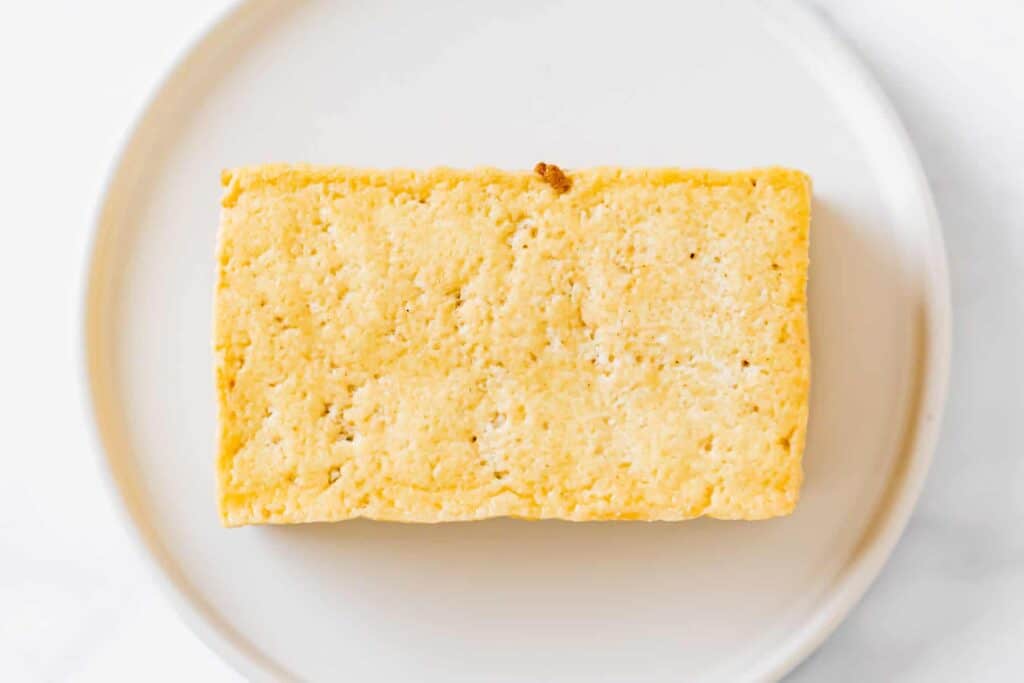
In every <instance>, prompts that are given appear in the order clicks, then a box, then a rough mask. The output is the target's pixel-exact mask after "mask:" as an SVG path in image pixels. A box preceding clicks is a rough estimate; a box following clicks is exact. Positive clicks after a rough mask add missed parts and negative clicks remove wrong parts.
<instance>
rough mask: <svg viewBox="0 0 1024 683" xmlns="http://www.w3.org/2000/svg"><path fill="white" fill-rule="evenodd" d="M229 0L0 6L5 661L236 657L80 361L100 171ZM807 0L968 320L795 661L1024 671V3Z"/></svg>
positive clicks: (6, 673)
mask: <svg viewBox="0 0 1024 683" xmlns="http://www.w3.org/2000/svg"><path fill="white" fill-rule="evenodd" d="M224 4H225V2H224V0H218V1H217V2H210V1H204V0H183V1H180V2H176V3H133V2H129V1H127V0H94V1H93V2H88V3H84V2H74V1H70V0H69V1H67V2H41V3H13V2H11V3H5V4H2V5H0V87H2V90H0V92H2V93H3V95H2V98H0V124H2V125H0V188H2V194H0V196H2V198H3V201H2V204H0V206H2V207H3V214H2V215H3V217H4V220H3V227H2V228H0V230H2V234H3V236H4V241H3V243H2V244H3V247H2V248H0V298H2V299H0V301H2V309H0V310H2V311H3V318H2V320H3V323H2V327H0V329H2V331H3V333H2V334H0V408H2V410H0V415H3V416H4V418H3V422H2V424H3V433H4V434H5V436H6V439H5V441H4V446H3V448H2V449H0V458H2V460H0V462H2V463H3V471H2V472H3V474H2V475H0V501H3V502H2V505H3V508H4V509H3V514H0V680H5V681H7V680H11V681H19V680H28V681H35V680H39V681H49V680H73V681H112V680H143V679H145V680H153V681H177V680H186V679H192V680H222V681H233V680H238V676H237V675H236V674H234V672H232V671H231V670H230V669H228V667H227V666H225V665H224V664H223V663H221V662H220V661H219V660H218V659H217V658H216V656H215V655H213V654H212V653H210V652H209V651H208V650H207V649H206V648H205V646H203V645H202V644H201V643H200V642H199V641H198V640H197V639H196V638H195V637H194V636H193V635H192V634H191V633H190V632H189V631H188V630H187V629H186V627H185V626H184V625H182V624H181V623H180V622H179V621H178V619H177V618H176V616H175V615H174V614H173V612H172V611H171V610H170V608H169V607H168V606H167V605H166V603H165V602H164V600H163V598H162V597H161V596H160V595H159V594H158V592H157V590H156V587H155V585H154V584H153V582H152V580H151V579H150V578H149V577H148V576H147V575H146V573H145V572H144V570H143V568H142V566H141V564H140V562H139V561H138V559H137V558H136V556H135V553H134V551H133V550H132V549H131V548H130V547H129V545H128V541H127V538H126V536H125V535H124V534H123V532H122V531H121V529H120V527H119V526H118V524H117V522H116V520H115V516H114V512H113V508H112V506H111V505H110V503H109V502H108V500H107V497H106V492H105V490H104V488H103V487H102V486H101V485H100V482H99V479H98V476H97V472H96V469H95V459H94V456H93V454H92V453H91V452H90V451H89V445H88V443H87V439H86V436H85V422H84V418H83V415H82V412H81V401H80V395H79V388H78V381H77V378H76V376H75V373H76V371H77V368H76V354H77V348H76V344H77V319H76V315H77V297H78V292H77V289H78V283H79V282H80V278H81V268H82V258H83V255H84V249H85V244H86V235H87V230H88V217H89V214H90V211H91V208H92V206H93V203H94V201H95V197H96V193H97V192H98V190H99V187H100V184H101V181H102V177H103V175H104V173H105V171H106V169H107V168H108V167H109V165H110V163H111V155H112V154H113V152H114V150H115V149H116V146H117V144H118V142H119V140H120V139H121V137H122V136H123V135H124V131H125V128H126V126H127V125H128V123H129V121H130V120H131V118H132V116H133V114H134V112H135V110H136V108H137V107H138V106H139V104H140V102H141V101H142V99H143V98H144V96H145V94H146V93H147V91H148V90H149V89H150V88H152V87H153V85H154V84H155V82H156V80H157V79H158V77H159V74H160V73H161V71H162V69H163V68H164V67H165V65H166V64H167V62H168V60H169V59H170V58H171V57H172V56H173V55H174V54H175V53H176V52H178V50H179V49H180V48H181V45H182V44H183V42H184V41H186V40H188V39H189V38H190V37H191V36H192V35H193V34H194V32H195V31H196V30H197V28H198V27H200V26H202V25H203V24H204V23H205V22H206V21H207V20H208V18H209V17H210V16H212V15H213V14H215V13H216V12H217V11H218V9H219V7H221V6H223V5H224ZM814 4H816V5H817V6H818V7H820V8H821V9H822V11H824V12H825V13H827V14H828V15H829V17H830V18H831V20H832V22H833V23H834V25H835V26H836V28H837V30H838V31H839V32H840V33H841V34H842V35H843V36H844V37H845V38H846V39H847V40H849V41H850V42H851V43H852V44H853V45H854V47H855V48H856V49H857V50H858V51H859V52H860V54H861V55H862V57H863V58H864V59H865V61H866V62H867V63H868V65H869V66H870V67H871V69H872V70H873V71H874V73H875V74H876V76H877V78H878V80H879V81H880V82H881V84H882V86H883V87H884V89H885V90H886V91H887V93H888V94H889V96H890V97H891V98H892V100H893V102H894V103H895V105H896V108H897V110H898V111H899V113H900V114H901V115H902V116H903V118H904V121H905V123H906V125H907V127H908V128H909V130H910V133H911V136H912V138H913V139H914V142H915V143H916V144H917V146H918V150H919V153H920V155H921V157H922V159H923V161H924V165H925V168H926V171H927V173H928V177H929V179H930V181H931V183H932V187H933V189H934V192H935V195H936V199H937V202H938V206H939V210H940V213H941V215H942V219H943V222H944V224H945V234H946V241H947V247H948V251H949V258H950V266H951V276H952V280H953V305H954V311H955V332H954V359H953V372H952V378H951V394H950V400H949V404H948V408H947V414H946V420H945V425H944V431H943V436H942V441H941V445H940V447H939V451H938V453H937V457H936V460H935V465H934V468H933V470H932V474H931V476H930V478H929V481H928V485H927V488H926V490H925V492H924V495H923V497H922V499H921V502H920V504H919V506H918V509H917V511H916V513H915V515H914V518H913V520H912V521H911V523H910V526H909V528H908V530H907V533H906V535H905V537H904V538H903V540H902V541H901V543H900V545H899V546H898V548H897V550H896V552H895V554H894V555H893V557H892V560H891V561H890V563H889V564H888V566H887V567H886V569H885V570H884V572H883V574H882V576H881V578H880V579H879V581H878V582H877V583H876V584H875V586H874V587H873V588H872V589H871V590H870V592H869V593H868V595H867V597H866V598H865V599H864V601H863V602H862V603H861V604H860V605H859V606H858V607H857V608H856V609H855V610H854V611H853V613H852V614H851V615H850V617H849V618H848V619H847V620H846V622H845V623H844V624H843V625H842V626H840V628H839V629H838V630H837V632H836V633H835V635H834V636H833V637H832V638H831V639H830V640H829V641H828V642H827V643H826V644H825V645H824V646H823V647H822V648H821V649H820V650H819V651H818V652H817V653H816V654H815V655H814V656H812V657H811V658H810V659H809V660H808V661H807V662H806V663H805V664H804V665H803V666H801V667H800V668H799V669H798V670H797V671H796V672H795V673H794V674H793V676H792V677H791V678H792V680H794V681H801V682H802V681H819V680H829V681H846V680H849V681H862V680H885V681H888V680H900V681H904V680H905V681H964V680H971V681H1010V680H1022V679H1024V648H1022V647H1021V644H1022V643H1024V530H1022V527H1024V79H1021V78H1020V76H1019V69H1020V66H1021V65H1022V64H1024V41H1022V38H1021V36H1020V35H1019V34H1020V26H1021V25H1022V24H1024V4H1022V3H1020V2H1019V0H973V1H972V2H966V1H964V0H942V1H935V0H931V1H930V0H900V1H897V2H892V1H890V0H860V1H853V0H851V1H849V2H845V1H842V0H816V1H815V2H814ZM58 181H59V182H58ZM58 190H59V192H58Z"/></svg>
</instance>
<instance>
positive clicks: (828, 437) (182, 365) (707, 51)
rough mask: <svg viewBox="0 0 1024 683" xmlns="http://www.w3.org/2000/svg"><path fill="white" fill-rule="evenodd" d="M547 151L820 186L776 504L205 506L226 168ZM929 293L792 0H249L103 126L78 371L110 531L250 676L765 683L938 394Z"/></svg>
mask: <svg viewBox="0 0 1024 683" xmlns="http://www.w3.org/2000/svg"><path fill="white" fill-rule="evenodd" d="M540 159H544V160H548V161H553V162H556V163H559V164H562V165H565V166H569V167H573V166H576V167H579V166H585V165H592V164H630V165H680V166H714V167H721V168H739V167H748V166H756V165H761V164H784V165H791V166H795V167H798V168H802V169H805V170H807V171H808V172H810V173H811V175H812V176H813V177H814V182H815V193H816V200H815V205H814V219H813V227H812V248H811V250H812V262H813V266H812V272H811V285H810V297H811V337H812V349H813V357H814V383H813V389H812V395H813V398H812V401H813V404H812V406H811V423H810V436H809V442H808V446H807V453H806V473H807V479H806V485H805V488H804V492H803V499H802V501H801V503H800V506H799V508H798V510H797V512H796V514H794V515H793V516H792V517H789V518H786V519H779V520H775V521H770V522H760V523H727V522H714V521H707V520H701V521H696V522H687V523H680V524H641V523H595V524H569V523H559V522H543V523H525V522H516V521H511V520H497V521H490V522H482V523H473V524H451V525H440V526H402V525H396V524H380V523H370V522H362V521H360V522H350V523H343V524H335V525H312V526H305V527H291V528H247V529H242V530H231V531H227V530H224V529H222V528H221V527H220V525H219V524H218V521H217V516H216V513H215V504H214V475H213V443H214V396H213V381H212V370H211V350H210V341H209V339H210V319H211V310H210V306H211V292H212V288H213V275H214V258H213V249H214V234H215V229H216V225H217V215H218V200H219V195H220V188H219V185H218V173H219V171H220V169H221V168H223V167H228V166H235V165H240V164H250V163H257V162H266V161H311V162H320V163H341V164H351V165H368V166H392V165H402V166H431V165H436V164H446V165H456V166H472V165H476V164H493V165H498V166H505V167H511V168H523V167H530V166H532V164H533V163H534V162H536V161H538V160H540ZM947 286H948V285H947V277H946V269H945V258H944V253H943V247H942V240H941V234H940V230H939V226H938V224H937V221H936V217H935V213H934V211H933V208H932V203H931V199H930V197H929V193H928V188H927V186H926V184H925V182H924V180H923V176H922V174H921V171H920V169H919V166H918V162H917V160H916V158H915V156H914V153H913V151H912V149H911V147H910V145H909V143H908V141H907V138H906V136H905V135H904V133H903V131H902V130H901V128H900V125H899V123H898V122H897V120H896V118H895V117H894V115H893V114H892V112H891V110H890V109H889V107H888V105H887V104H886V103H885V101H884V99H883V97H882V96H881V95H880V93H879V90H878V89H877V88H876V87H875V86H874V85H873V83H872V82H871V80H870V79H869V78H868V77H867V76H866V75H865V73H864V71H863V70H862V69H861V68H860V67H859V66H858V65H857V63H856V62H855V60H853V59H851V57H850V55H849V54H848V53H847V52H846V51H845V50H844V49H843V48H842V47H841V46H840V45H839V44H838V43H837V42H836V41H835V40H834V39H833V38H832V37H831V36H830V35H829V33H828V32H827V31H826V30H824V29H823V27H822V26H821V25H820V24H819V22H818V21H817V19H815V18H814V17H812V16H810V15H808V14H807V13H806V12H805V11H804V10H801V9H800V8H798V7H796V6H793V5H790V4H788V3H784V2H779V3H775V2H773V3H769V4H757V3H754V2H749V3H748V2H738V1H734V2H726V3H709V2H691V3H652V4H650V5H648V4H646V3H644V2H630V3H592V2H587V1H585V0H565V1H562V2H557V3H543V4H541V3H536V4H534V3H523V2H486V3H479V2H478V3H420V2H413V1H411V0H409V1H407V2H348V3H337V2H304V3H289V2H254V3H250V4H246V5H243V6H241V7H240V8H238V9H236V10H235V11H233V12H232V13H231V14H230V15H228V16H227V17H225V18H224V19H222V20H221V21H220V22H219V23H218V24H217V25H216V26H214V27H213V28H212V29H211V30H210V31H209V32H208V33H207V34H206V35H205V36H204V37H203V38H202V40H201V41H200V42H199V43H198V44H197V45H195V46H193V48H192V50H191V52H189V53H188V55H187V56H186V57H184V58H183V60H182V61H181V62H180V63H179V64H178V65H177V66H176V67H175V69H174V71H173V73H172V74H171V75H170V76H169V78H168V79H167V81H166V82H165V83H164V84H163V86H162V87H161V89H160V90H159V92H158V93H157V95H156V97H155V99H154V100H153V101H152V103H151V105H150V106H149V108H148V109H147V111H146V112H145V113H144V114H143V116H142V118H141V119H140V121H139V123H138V126H137V128H136V129H135V131H134V133H133V134H132V136H131V137H130V139H129V141H128V143H127V145H126V146H125V149H124V153H123V156H122V158H121V160H120V162H119V165H118V166H117V168H116V170H115V172H114V174H113V176H112V178H111V179H110V181H109V184H108V186H107V190H106V195H105V198H104V201H103V204H102V209H101V212H100V215H99V216H98V219H97V225H96V235H95V247H94V253H93V261H92V264H91V275H90V278H89V283H88V288H87V294H86V301H85V361H86V367H87V371H88V374H89V382H90V390H91V397H92V401H93V406H94V411H95V417H96V422H97V426H98V430H97V431H98V435H99V438H100V442H101V444H102V447H103V451H104V453H105V459H104V463H105V464H106V466H107V468H108V469H109V472H110V474H111V479H112V482H113V484H114V487H115V490H116V492H117V495H118V497H119V499H120V500H122V501H123V503H124V509H125V511H126V514H127V517H128V519H129V520H130V527H131V528H132V529H133V530H134V532H136V537H137V538H138V540H139V542H140V544H141V546H142V547H144V549H145V553H146V554H147V556H148V557H150V558H151V559H152V560H153V565H154V567H155V568H156V570H157V573H158V575H160V576H161V577H162V580H163V583H164V584H165V585H166V586H167V587H168V589H169V592H170V594H171V595H172V596H173V599H174V601H175V602H176V603H177V605H178V607H179V608H180V609H181V611H182V612H183V614H184V615H185V617H186V618H187V620H188V621H189V623H190V624H191V625H192V626H193V627H194V628H195V629H196V630H197V631H198V632H199V634H200V635H201V636H202V637H203V638H204V639H205V640H206V641H207V642H208V643H209V644H210V645H211V646H212V647H213V648H214V649H216V650H217V651H218V652H219V653H221V654H222V655H223V656H224V657H225V658H227V659H228V660H229V661H230V662H231V663H233V664H234V665H235V666H236V667H238V669H240V670H241V671H242V672H244V673H245V674H246V675H248V676H250V677H251V678H254V679H276V678H301V679H318V680H319V679H328V678H344V679H347V680H378V679H380V678H389V677H390V678H411V679H416V680H452V679H455V680H465V681H477V680H496V679H497V680H539V679H544V680H584V679H591V678H594V677H603V678H606V679H611V680H629V681H647V680H680V679H687V680H723V681H736V680H747V679H770V678H776V677H779V676H781V675H783V674H784V673H785V672H786V671H788V670H789V669H790V668H792V667H793V666H795V665H796V664H797V663H798V662H799V661H800V659H801V658H803V657H804V656H805V655H806V654H807V653H808V652H809V651H810V650H811V649H812V648H813V647H814V646H815V645H817V644H818V643H819V642H820V641H821V640H822V639H823V638H824V637H825V636H826V635H827V634H828V633H829V632H830V631H831V629H832V628H833V627H834V626H835V625H836V624H837V623H838V621H839V620H840V619H841V618H842V617H843V616H844V615H845V614H846V612H847V611H848V610H849V609H850V607H851V606H852V605H853V603H854V602H855V601H856V600H857V599H858V597H859V596H860V595H861V594H862V593H863V591H864V590H865V588H866V587H867V585H868V584H869V583H870V581H871V580H872V579H873V578H874V577H875V575H876V574H877V572H878V570H879V568H880V567H881V565H882V563H883V562H884V560H885V558H886V557H887V556H888V554H889V552H890V550H891V549H892V546H893V544H894V543H895V541H896V539H897V538H898V536H899V534H900V532H901V530H902V528H903V526H904V524H905V522H906V520H907V517H908V515H909V514H910V511H911V508H912V506H913V504H914V501H915V499H916V498H917V494H918V491H919V489H920V487H921V484H922V480H923V478H924V475H925V472H926V470H927V468H928V462H929V458H930V454H931V451H932V447H933V445H934V441H935V437H936V431H937V425H938V420H939V414H940V411H941V407H942V399H943V392H944V389H945V384H946V375H947V364H948V351H949V305H948V292H947Z"/></svg>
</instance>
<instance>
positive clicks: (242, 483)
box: [214, 166, 810, 525]
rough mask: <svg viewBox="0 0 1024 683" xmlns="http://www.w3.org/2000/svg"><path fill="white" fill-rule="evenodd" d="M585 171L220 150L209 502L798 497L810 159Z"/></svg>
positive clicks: (726, 507)
mask: <svg viewBox="0 0 1024 683" xmlns="http://www.w3.org/2000/svg"><path fill="white" fill-rule="evenodd" d="M572 176H573V177H572V191H571V192H569V193H567V194H561V195H559V194H556V193H554V192H552V191H551V190H550V189H548V188H547V187H545V186H544V185H543V184H542V183H541V182H539V181H538V180H537V177H536V175H534V174H533V173H531V172H528V171H527V172H508V171H500V170H497V169H476V170H472V171H460V170H453V169H432V170H428V171H409V170H394V171H376V170H360V169H349V168H337V167H319V168H318V167H308V166H260V167H253V168H243V169H235V170H232V171H229V172H226V173H225V174H224V175H223V178H222V183H223V185H224V201H223V204H222V206H223V209H222V215H221V226H220V236H219V247H218V267H219V274H218V285H217V292H216V302H215V324H214V338H215V354H216V367H217V389H218V398H219V410H220V422H219V455H218V477H219V486H220V507H221V515H222V519H223V521H224V523H225V524H228V525H239V524H252V523H292V522H307V521H329V520H340V519H348V518H351V517H371V518H375V519H389V520H397V521H411V522H436V521H447V520H462V519H481V518H485V517H493V516H513V517H524V518H534V519H536V518H552V517H554V518H562V519H574V520H596V519H647V520H649V519H662V520H677V519H688V518H691V517H697V516H702V515H705V516H710V517H717V518H725V519H763V518H766V517H772V516H776V515H782V514H787V513H788V512H790V511H791V510H792V509H793V507H794V505H795V504H796V501H797V497H798V494H799V489H800V482H801V480H802V476H803V475H802V470H801V465H800V460H801V455H802V452H803V447H804V435H805V431H806V430H805V428H806V419H807V397H808V385H809V378H810V374H809V373H810V357H809V349H808V343H807V325H806V296H805V286H806V275H807V257H808V254H807V246H808V220H809V211H810V188H809V183H808V179H807V177H806V176H804V175H803V174H801V173H799V172H797V171H791V170H787V169H777V168H776V169H758V170H753V171H744V172H737V173H725V172H718V171H704V170H680V169H621V168H599V169H583V170H575V171H573V174H572Z"/></svg>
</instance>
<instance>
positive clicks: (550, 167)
mask: <svg viewBox="0 0 1024 683" xmlns="http://www.w3.org/2000/svg"><path fill="white" fill-rule="evenodd" d="M533 172H534V173H536V174H537V175H539V176H540V177H541V178H543V179H544V182H546V183H547V184H548V185H550V186H551V187H552V188H554V190H555V192H557V193H558V194H565V193H566V192H568V191H569V188H571V187H572V181H571V180H569V176H567V175H566V174H565V171H563V170H562V169H560V168H558V167H557V166H555V165H554V164H545V163H544V162H543V161H541V162H539V163H538V164H537V165H536V166H534V167H533Z"/></svg>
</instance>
